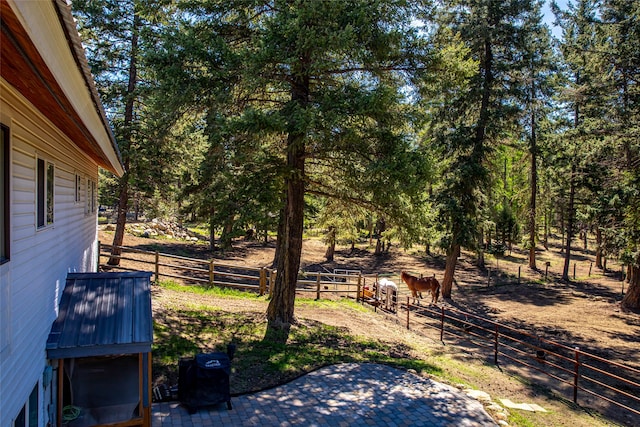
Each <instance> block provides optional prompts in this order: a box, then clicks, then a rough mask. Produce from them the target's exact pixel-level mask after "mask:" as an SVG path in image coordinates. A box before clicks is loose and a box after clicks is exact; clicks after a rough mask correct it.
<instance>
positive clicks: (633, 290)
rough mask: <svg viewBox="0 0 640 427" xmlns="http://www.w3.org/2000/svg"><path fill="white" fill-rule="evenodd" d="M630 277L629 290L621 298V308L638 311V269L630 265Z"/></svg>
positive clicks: (639, 285)
mask: <svg viewBox="0 0 640 427" xmlns="http://www.w3.org/2000/svg"><path fill="white" fill-rule="evenodd" d="M630 276H631V277H630V279H629V288H628V289H627V293H626V294H625V296H624V297H623V298H622V307H624V308H631V309H638V308H640V267H639V266H637V265H632V266H631V274H630Z"/></svg>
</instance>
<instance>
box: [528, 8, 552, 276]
mask: <svg viewBox="0 0 640 427" xmlns="http://www.w3.org/2000/svg"><path fill="white" fill-rule="evenodd" d="M542 5H543V2H542V1H536V2H533V4H532V6H533V7H532V10H531V13H529V14H528V15H527V17H526V19H525V21H524V25H523V32H524V39H525V43H524V49H523V52H522V53H523V61H524V63H525V68H524V70H523V71H524V73H523V75H522V78H523V79H524V82H523V86H524V88H526V89H524V91H525V98H524V99H525V108H524V114H523V122H524V123H523V128H524V129H525V132H526V136H525V139H526V140H527V141H528V149H529V155H530V168H529V171H530V181H529V185H530V192H529V194H530V197H529V215H528V217H529V218H528V232H529V237H528V242H527V246H528V249H529V268H532V269H536V268H537V266H536V236H537V223H536V218H537V194H538V163H539V151H540V142H539V139H540V134H541V132H540V129H541V126H540V122H541V121H544V120H545V116H546V115H547V114H548V111H549V106H548V104H549V101H550V98H551V95H552V82H551V80H552V76H553V74H552V72H553V70H554V61H555V59H556V58H554V55H553V47H552V44H551V33H550V31H549V28H548V27H547V26H546V25H543V23H542V12H541V10H542Z"/></svg>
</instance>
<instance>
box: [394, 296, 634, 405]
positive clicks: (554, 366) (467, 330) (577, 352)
mask: <svg viewBox="0 0 640 427" xmlns="http://www.w3.org/2000/svg"><path fill="white" fill-rule="evenodd" d="M402 309H404V311H405V313H403V314H401V315H399V317H402V316H403V315H404V316H406V317H405V318H404V319H403V321H404V322H405V324H406V327H407V329H412V330H416V329H420V330H421V332H426V333H428V331H429V330H432V331H433V330H435V331H437V333H438V334H439V338H440V341H441V342H443V343H445V339H450V340H454V341H455V342H456V344H457V345H460V344H463V345H466V344H471V345H473V346H474V347H475V348H477V349H480V351H483V352H484V354H485V355H486V356H487V357H488V358H489V359H490V360H491V361H492V362H493V363H494V364H496V365H500V366H502V367H509V368H513V369H516V370H517V371H518V374H519V375H521V376H524V377H527V378H530V379H531V378H533V377H535V376H536V375H542V376H544V377H547V379H549V380H550V381H551V383H552V384H553V385H554V386H556V387H559V388H560V389H561V391H563V392H565V393H566V394H569V395H570V396H571V398H572V400H573V402H574V403H578V397H579V392H580V393H582V396H585V395H587V396H589V397H594V398H596V401H599V403H598V404H596V405H595V406H596V407H597V409H598V410H601V409H603V407H604V406H606V404H605V402H607V403H609V404H611V405H614V406H615V407H617V408H621V409H623V410H625V411H628V412H629V413H630V414H634V416H638V415H640V369H637V368H635V367H632V366H629V365H625V364H623V363H618V362H614V361H610V360H608V358H607V357H606V356H603V355H597V354H594V353H593V352H588V351H584V350H581V349H580V348H579V347H576V346H568V345H565V344H561V343H558V342H555V341H552V340H548V339H545V338H542V337H539V336H536V335H533V334H530V333H527V332H526V331H523V330H522V329H521V328H514V327H511V326H507V325H504V324H501V323H498V322H495V321H493V320H490V319H487V318H484V317H481V316H477V315H474V314H472V313H468V312H465V311H462V310H458V309H455V308H452V307H445V306H444V305H441V306H419V305H414V304H411V303H410V298H409V297H407V300H406V303H405V304H402ZM603 352H604V353H606V350H603ZM605 409H606V408H605Z"/></svg>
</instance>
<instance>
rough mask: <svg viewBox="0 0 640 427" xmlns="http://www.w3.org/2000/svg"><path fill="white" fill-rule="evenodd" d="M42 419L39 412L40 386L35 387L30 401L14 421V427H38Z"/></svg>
mask: <svg viewBox="0 0 640 427" xmlns="http://www.w3.org/2000/svg"><path fill="white" fill-rule="evenodd" d="M39 418H40V415H39V411H38V384H37V383H36V385H35V386H34V387H33V390H32V391H31V394H30V395H29V400H28V401H27V403H26V404H25V405H24V406H23V407H22V409H20V413H19V414H18V416H17V417H16V418H15V419H14V420H13V427H37V426H38V421H39V420H38V419H39Z"/></svg>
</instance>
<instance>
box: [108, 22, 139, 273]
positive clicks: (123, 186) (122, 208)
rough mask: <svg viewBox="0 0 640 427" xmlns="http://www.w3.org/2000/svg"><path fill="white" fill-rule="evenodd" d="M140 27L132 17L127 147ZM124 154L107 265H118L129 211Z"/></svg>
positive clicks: (128, 157)
mask: <svg viewBox="0 0 640 427" xmlns="http://www.w3.org/2000/svg"><path fill="white" fill-rule="evenodd" d="M140 26H141V22H140V17H139V16H138V15H134V18H133V31H132V34H131V57H130V62H129V76H128V77H129V80H128V84H127V92H126V94H125V107H124V123H123V134H122V136H123V139H124V141H123V142H124V143H125V145H126V146H127V147H131V145H132V141H131V138H132V135H133V132H132V126H133V108H134V100H135V92H136V85H137V82H138V65H137V56H138V32H139V29H140ZM123 151H124V152H125V154H124V155H123V156H122V161H123V166H124V170H125V173H124V175H123V176H122V178H120V188H119V191H120V194H119V196H118V217H117V220H116V231H115V233H114V235H113V246H114V248H113V251H112V252H111V255H112V256H111V258H109V261H108V264H109V265H120V258H119V257H118V256H119V255H120V254H121V253H122V251H121V250H120V249H116V248H115V247H116V246H122V242H123V240H124V231H125V226H126V224H127V213H128V211H129V178H130V173H129V166H130V162H129V159H130V154H129V153H128V150H123Z"/></svg>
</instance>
